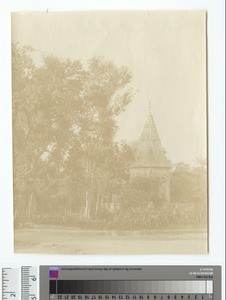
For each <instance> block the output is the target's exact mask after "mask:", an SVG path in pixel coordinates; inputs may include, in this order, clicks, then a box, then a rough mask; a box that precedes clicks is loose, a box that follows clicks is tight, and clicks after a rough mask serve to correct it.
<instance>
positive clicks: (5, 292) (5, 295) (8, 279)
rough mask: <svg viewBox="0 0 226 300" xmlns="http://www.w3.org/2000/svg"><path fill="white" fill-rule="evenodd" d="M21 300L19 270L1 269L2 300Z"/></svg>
mask: <svg viewBox="0 0 226 300" xmlns="http://www.w3.org/2000/svg"><path fill="white" fill-rule="evenodd" d="M9 299H14V300H21V297H20V269H19V268H3V269H2V300H9Z"/></svg>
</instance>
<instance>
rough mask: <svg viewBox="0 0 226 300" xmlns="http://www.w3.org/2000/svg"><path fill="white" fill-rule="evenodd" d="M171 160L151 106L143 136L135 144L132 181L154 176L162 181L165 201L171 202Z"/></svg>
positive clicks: (162, 195)
mask: <svg viewBox="0 0 226 300" xmlns="http://www.w3.org/2000/svg"><path fill="white" fill-rule="evenodd" d="M170 168H171V166H170V161H169V160H168V159H167V158H166V154H165V151H164V149H163V147H162V145H161V141H160V138H159V135H158V132H157V129H156V126H155V122H154V119H153V116H152V112H151V106H149V112H148V116H147V120H146V123H145V125H144V129H143V132H142V134H141V137H140V138H139V140H138V141H137V142H136V145H135V161H134V163H133V165H131V167H130V181H133V180H134V179H135V178H152V179H153V180H158V181H159V182H160V186H159V188H158V189H159V194H161V198H162V199H163V201H164V203H165V204H167V203H169V202H170Z"/></svg>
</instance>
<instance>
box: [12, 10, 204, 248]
mask: <svg viewBox="0 0 226 300" xmlns="http://www.w3.org/2000/svg"><path fill="white" fill-rule="evenodd" d="M206 78H207V55H206V13H205V12H204V11H139V12H138V11H137V12H136V11H114V12H113V11H112V12H110V11H102V12H100V11H96V12H94V11H93V12H88V11H87V12H73V13H72V12H70V13H69V12H64V13H63V12H62V13H60V12H58V13H40V12H39V13H38V12H37V13H35V12H33V13H31V12H29V13H28V12H27V13H26V12H18V13H13V14H12V118H13V180H14V182H13V197H14V251H15V252H17V253H46V254H203V253H208V185H207V167H208V166H207V83H206Z"/></svg>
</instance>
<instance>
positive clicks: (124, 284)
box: [49, 280, 213, 294]
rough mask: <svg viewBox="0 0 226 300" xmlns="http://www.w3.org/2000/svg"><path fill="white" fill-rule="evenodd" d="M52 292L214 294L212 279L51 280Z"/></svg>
mask: <svg viewBox="0 0 226 300" xmlns="http://www.w3.org/2000/svg"><path fill="white" fill-rule="evenodd" d="M49 287H50V294H153V293H161V294H166V293H167V294H172V293H173V294H212V293H213V282H212V281H211V280H208V281H206V280H185V281H157V280H156V281H135V280H130V281H129V280H50V286H49Z"/></svg>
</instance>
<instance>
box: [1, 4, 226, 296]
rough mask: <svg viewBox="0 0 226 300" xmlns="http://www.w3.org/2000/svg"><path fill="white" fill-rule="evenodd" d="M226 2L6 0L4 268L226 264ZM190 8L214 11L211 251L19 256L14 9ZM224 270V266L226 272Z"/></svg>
mask: <svg viewBox="0 0 226 300" xmlns="http://www.w3.org/2000/svg"><path fill="white" fill-rule="evenodd" d="M224 6H225V1H224V0H206V1H204V0H203V1H199V0H187V1H185V0H165V1H164V0H158V1H152V0H146V1H145V0H139V1H138V0H137V1H135V0H121V1H120V0H98V1H97V0H71V1H70V0H37V1H35V0H33V1H32V0H26V1H25V0H0V267H7V266H9V265H39V264H52V265H56V264H71V265H72V264H75V265H76V264H80V265H81V264H84V265H88V264H95V265H98V264H99V265H102V264H118V265H120V264H121V265H123V264H128V265H129V264H141V265H163V264H166V265H180V264H181V265H186V264H187V265H222V266H224V264H225V258H224V253H225V248H224V247H225V195H224V186H225V177H224V165H225V156H224V153H225V138H224V137H225V134H224V133H225V132H224V122H225V114H224V111H225V110H224V107H225V94H224V78H225V77H224V76H225V73H224V71H225V58H224V53H225V48H224V47H225V46H224V44H225V42H224V40H225V33H224V30H225V29H224V26H225V25H224V22H225V15H224V11H225V7H224ZM186 9H188V10H195V9H204V10H207V12H208V60H209V61H208V101H209V104H208V105H209V116H208V117H209V254H207V255H135V256H134V255H124V256H123V255H122V256H121V255H117V256H113V255H84V256H83V255H74V256H72V255H29V254H24V255H23V254H14V253H13V195H12V130H11V122H12V120H11V29H10V14H11V12H12V11H47V10H48V11H50V12H51V11H75V10H186ZM224 272H225V271H224V267H223V274H224ZM223 282H224V280H223ZM223 299H224V296H223Z"/></svg>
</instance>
